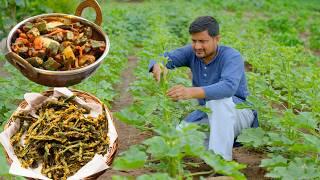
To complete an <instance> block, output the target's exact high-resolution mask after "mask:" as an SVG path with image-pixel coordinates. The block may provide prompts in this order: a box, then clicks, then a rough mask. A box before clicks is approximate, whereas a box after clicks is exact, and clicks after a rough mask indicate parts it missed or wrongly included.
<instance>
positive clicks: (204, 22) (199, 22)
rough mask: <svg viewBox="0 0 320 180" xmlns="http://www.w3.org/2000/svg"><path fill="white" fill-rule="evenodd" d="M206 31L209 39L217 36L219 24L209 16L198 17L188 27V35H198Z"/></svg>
mask: <svg viewBox="0 0 320 180" xmlns="http://www.w3.org/2000/svg"><path fill="white" fill-rule="evenodd" d="M206 30H208V33H209V35H210V36H211V37H214V36H216V35H219V23H218V21H217V20H216V19H215V18H213V17H211V16H200V17H198V18H196V19H195V20H194V21H193V22H192V23H191V24H190V26H189V33H190V34H193V33H198V32H203V31H206Z"/></svg>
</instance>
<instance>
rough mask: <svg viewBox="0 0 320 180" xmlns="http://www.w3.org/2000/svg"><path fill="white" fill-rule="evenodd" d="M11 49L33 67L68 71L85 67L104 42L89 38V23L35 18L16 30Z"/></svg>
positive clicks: (102, 46) (91, 31)
mask: <svg viewBox="0 0 320 180" xmlns="http://www.w3.org/2000/svg"><path fill="white" fill-rule="evenodd" d="M17 33H18V35H17V38H16V39H15V41H14V42H12V44H11V49H12V51H14V52H15V53H17V54H18V55H19V56H21V57H22V58H24V59H25V60H26V61H27V62H29V63H30V64H31V65H32V66H33V67H36V68H39V69H44V70H51V71H68V70H74V69H79V68H82V67H85V66H88V65H90V64H92V63H94V62H95V61H96V59H98V58H99V57H100V56H101V55H102V54H103V52H104V51H105V48H106V43H105V42H104V41H99V40H96V39H95V38H94V37H93V30H92V28H91V27H90V26H87V25H85V24H82V23H81V22H72V20H71V19H70V20H69V21H67V20H66V19H60V20H59V19H57V18H54V19H50V18H38V19H35V20H34V21H33V22H27V23H25V24H24V25H23V26H22V27H21V28H19V29H17Z"/></svg>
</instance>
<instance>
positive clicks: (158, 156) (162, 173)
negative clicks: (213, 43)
mask: <svg viewBox="0 0 320 180" xmlns="http://www.w3.org/2000/svg"><path fill="white" fill-rule="evenodd" d="M80 2H81V1H75V0H72V1H66V0H57V1H55V3H53V1H40V0H35V1H31V0H23V1H22V0H16V1H11V0H0V6H1V11H0V40H1V39H3V38H5V37H6V36H7V33H8V32H9V30H10V29H11V28H12V26H13V25H15V24H16V23H18V22H19V21H21V20H23V19H24V18H26V17H29V16H32V15H37V14H42V13H50V12H63V13H69V14H73V13H74V11H75V8H76V6H77V4H78V3H80ZM98 2H99V4H100V5H101V9H102V12H103V24H102V29H103V30H104V32H105V33H106V34H107V35H108V37H109V39H110V43H111V46H110V51H109V54H108V55H107V57H106V59H105V60H104V61H103V64H102V65H101V66H100V67H99V69H98V70H97V72H95V73H94V74H93V75H92V76H91V77H90V78H89V79H87V80H85V81H83V82H82V83H80V84H78V85H76V86H72V87H71V88H75V89H79V90H83V91H86V92H89V93H91V94H93V95H95V96H96V97H98V98H99V99H100V100H102V101H103V102H104V103H106V104H107V106H108V107H110V109H111V110H112V111H113V112H114V113H113V116H114V117H115V120H116V121H121V122H122V123H124V124H125V125H126V126H128V127H131V128H133V127H134V128H137V129H138V132H139V133H148V134H151V135H150V136H148V137H146V138H145V139H143V140H142V141H141V143H134V144H132V145H128V146H127V147H125V148H123V149H122V150H121V152H120V153H119V154H118V155H117V157H116V158H115V160H114V161H113V164H112V172H113V177H112V178H113V179H143V180H144V179H181V180H182V179H199V178H200V179H201V178H206V177H212V176H214V175H216V174H221V175H225V176H231V177H233V178H235V179H247V178H248V179H255V178H254V177H253V176H249V175H248V174H247V173H248V171H251V170H252V169H250V168H252V167H251V166H249V165H247V164H245V163H243V162H239V161H237V160H234V161H225V160H223V158H221V157H220V156H218V155H216V154H214V153H213V152H211V151H208V150H206V149H205V148H204V147H203V142H204V139H205V132H206V131H208V129H207V127H199V126H196V125H194V126H193V125H192V126H188V127H185V128H183V129H182V130H180V131H179V130H177V129H176V128H175V127H176V125H177V123H179V122H180V121H181V120H182V119H183V117H185V116H186V115H187V114H188V113H189V112H191V111H193V110H195V109H199V108H201V107H199V106H197V105H195V104H196V103H195V102H194V101H179V102H173V101H171V100H170V99H169V98H168V97H167V96H166V91H167V90H168V89H169V88H170V87H172V86H173V85H177V84H183V85H185V86H191V80H190V77H189V73H188V71H189V70H187V69H181V68H180V69H177V70H173V71H169V72H168V74H167V76H166V78H163V79H161V81H160V83H157V82H155V81H154V80H153V77H152V75H151V74H150V73H148V72H147V69H148V64H149V60H150V59H155V60H156V61H158V62H161V61H163V60H164V59H163V58H161V57H159V54H162V53H163V52H165V51H170V50H172V49H175V48H178V47H181V46H183V45H186V44H188V43H191V39H190V35H189V32H188V27H189V24H190V23H191V22H192V21H193V20H194V19H195V18H196V17H198V16H201V15H210V16H213V17H216V18H217V20H218V21H219V23H220V26H221V44H223V45H227V46H231V47H233V48H235V49H237V50H238V51H239V52H240V53H241V54H242V56H243V58H244V60H245V64H246V67H247V68H246V75H247V79H248V84H249V90H250V96H249V98H248V99H249V101H250V102H252V105H251V108H253V109H256V110H258V113H259V121H260V127H259V128H254V129H253V128H252V129H246V130H244V131H242V133H241V135H240V136H239V137H238V141H240V142H241V143H242V144H243V145H244V147H241V148H245V149H246V150H248V151H250V152H254V153H257V154H261V156H262V158H261V159H259V161H258V164H257V165H256V167H257V168H260V169H262V171H263V173H262V176H264V178H266V179H268V178H269V179H270V178H275V179H288V180H289V179H290V180H291V179H319V178H320V159H319V157H320V93H319V92H320V1H319V0H223V1H217V0H170V1H169V0H168V1H167V0H140V1H130V0H122V1H120V0H118V1H116V0H114V1H108V0H106V1H104V0H101V1H98ZM2 8H3V9H2ZM13 9H14V11H13ZM83 16H84V17H86V18H88V19H90V20H93V19H94V13H93V11H91V10H88V11H86V12H85V13H84V14H83ZM0 49H1V48H0ZM128 57H134V58H135V59H137V62H136V64H135V65H134V66H131V65H130V62H129V61H128ZM129 59H130V58H129ZM128 69H130V70H132V71H133V74H132V76H134V79H133V80H132V81H130V82H129V86H128V87H127V89H121V86H120V87H119V85H121V84H123V82H124V81H125V80H126V79H123V73H125V71H127V70H128ZM46 89H48V88H47V87H44V86H41V85H38V84H35V83H33V82H31V81H29V80H28V79H27V78H25V77H24V76H23V75H22V74H21V73H20V72H19V71H18V70H16V69H15V68H14V67H13V66H12V65H11V64H10V63H8V62H7V61H6V59H5V57H4V55H3V54H0V130H1V131H2V130H3V128H4V125H5V124H6V121H7V120H8V119H9V117H10V116H11V114H12V113H13V111H14V110H15V109H16V108H17V106H18V104H19V102H20V101H21V100H22V99H23V95H24V94H25V93H27V92H42V91H44V90H46ZM123 91H125V94H131V98H132V100H131V102H129V101H128V102H124V104H125V105H123V106H121V108H116V109H115V110H113V108H115V107H116V105H115V102H116V100H119V99H121V97H123V96H121V93H123ZM245 106H247V105H245V104H240V105H239V108H244V107H245ZM118 131H119V132H118V133H119V134H120V133H121V132H122V131H121V130H120V129H119V130H118ZM124 139H126V138H124ZM119 143H120V144H121V143H122V142H121V141H120V142H119ZM120 146H121V145H120ZM0 150H1V151H0V176H2V179H22V177H17V176H13V175H10V174H9V165H8V164H7V161H6V158H5V155H4V151H3V148H2V147H1V148H0ZM190 158H193V159H196V160H194V161H192V162H190V160H188V159H190ZM201 164H205V165H206V166H205V168H202V166H200V165H201ZM246 169H247V170H246ZM141 171H142V172H145V173H138V172H141ZM121 172H122V173H121ZM123 172H129V173H127V174H123ZM130 172H131V173H130ZM135 172H137V173H135ZM146 172H147V173H148V175H147V174H146ZM108 176H111V175H108ZM100 178H101V179H104V178H107V175H103V176H101V177H100ZM0 179H1V177H0Z"/></svg>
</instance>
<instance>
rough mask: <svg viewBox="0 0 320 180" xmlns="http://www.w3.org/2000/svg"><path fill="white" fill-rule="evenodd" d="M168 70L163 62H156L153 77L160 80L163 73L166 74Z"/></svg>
mask: <svg viewBox="0 0 320 180" xmlns="http://www.w3.org/2000/svg"><path fill="white" fill-rule="evenodd" d="M167 71H168V69H167V68H166V67H165V66H163V65H162V64H161V65H160V64H155V65H153V69H152V74H153V77H154V79H155V80H156V81H157V82H160V78H161V74H164V75H165V74H166V73H167Z"/></svg>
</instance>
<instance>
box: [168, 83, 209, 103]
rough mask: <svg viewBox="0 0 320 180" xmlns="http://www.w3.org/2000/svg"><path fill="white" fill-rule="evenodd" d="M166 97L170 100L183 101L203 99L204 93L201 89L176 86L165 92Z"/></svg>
mask: <svg viewBox="0 0 320 180" xmlns="http://www.w3.org/2000/svg"><path fill="white" fill-rule="evenodd" d="M167 96H169V97H170V98H171V99H172V100H174V101H177V100H184V99H192V98H198V99H202V98H204V97H205V92H204V90H203V89H202V88H201V87H184V86H183V85H177V86H174V87H172V88H171V89H169V90H168V91H167Z"/></svg>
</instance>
